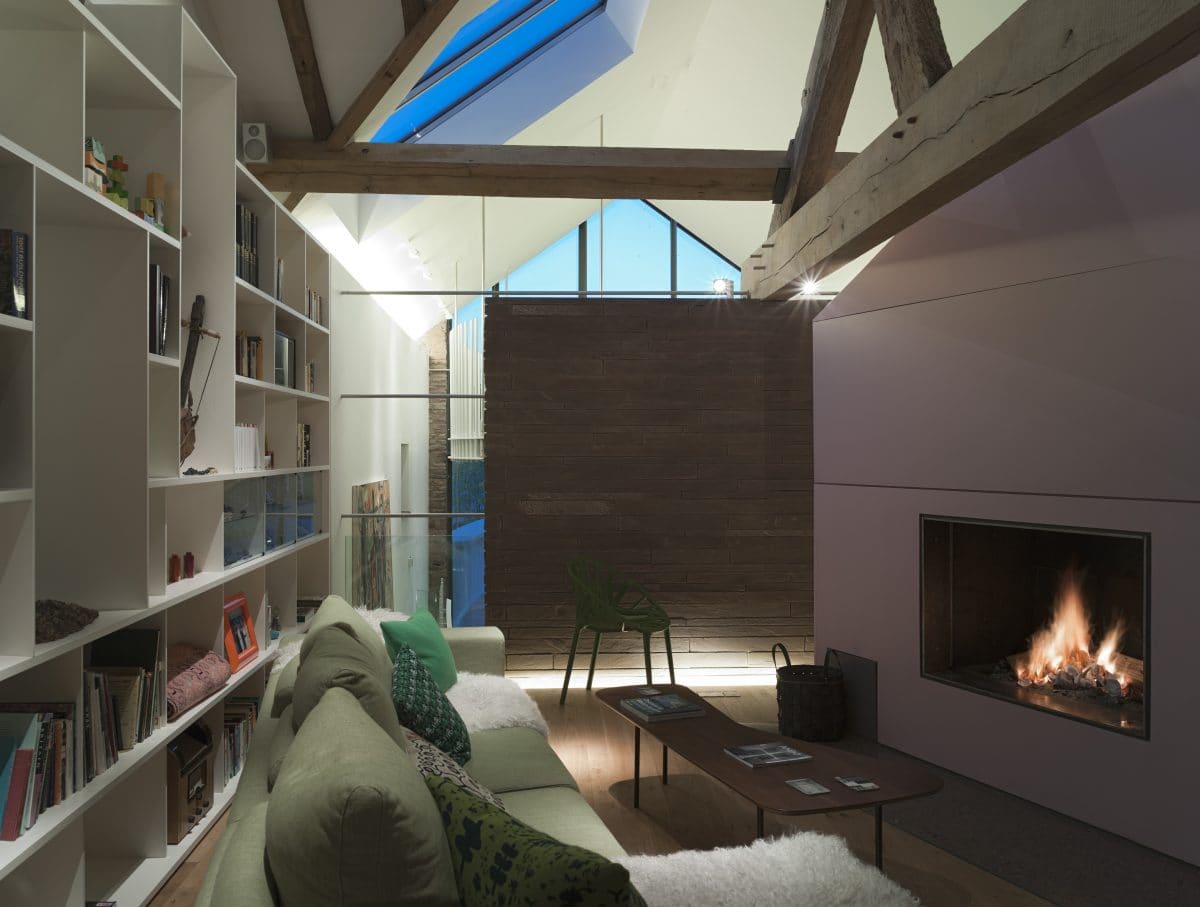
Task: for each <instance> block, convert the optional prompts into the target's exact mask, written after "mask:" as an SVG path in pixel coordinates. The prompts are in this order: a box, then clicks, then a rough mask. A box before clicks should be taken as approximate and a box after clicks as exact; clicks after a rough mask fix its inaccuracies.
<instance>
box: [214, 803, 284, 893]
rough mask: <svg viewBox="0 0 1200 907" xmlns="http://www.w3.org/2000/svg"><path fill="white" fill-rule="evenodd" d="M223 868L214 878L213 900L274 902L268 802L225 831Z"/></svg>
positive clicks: (255, 807) (256, 807) (222, 838)
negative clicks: (268, 855) (226, 842)
mask: <svg viewBox="0 0 1200 907" xmlns="http://www.w3.org/2000/svg"><path fill="white" fill-rule="evenodd" d="M226 839H228V842H229V843H228V844H225V846H224V847H222V849H221V854H220V867H221V869H220V872H219V873H218V874H217V876H216V878H215V879H213V885H212V890H211V893H210V895H209V901H208V902H209V903H211V904H213V905H223V904H263V905H270V904H274V903H276V902H277V900H278V896H277V895H276V892H275V880H274V879H273V878H272V877H271V869H270V867H269V866H268V865H267V850H266V847H267V803H266V802H265V801H263V802H260V803H257V804H255V806H254V808H253V809H251V810H250V811H249V812H247V813H245V814H244V815H243V816H242V817H241V818H239V819H238V820H237V821H236V822H234V821H231V822H230V823H229V825H228V826H226V828H225V831H224V833H223V834H222V835H221V840H222V843H224V842H225V840H226Z"/></svg>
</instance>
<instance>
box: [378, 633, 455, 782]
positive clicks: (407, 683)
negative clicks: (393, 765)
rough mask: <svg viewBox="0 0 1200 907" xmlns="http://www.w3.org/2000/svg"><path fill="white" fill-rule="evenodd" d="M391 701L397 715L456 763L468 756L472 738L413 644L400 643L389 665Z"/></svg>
mask: <svg viewBox="0 0 1200 907" xmlns="http://www.w3.org/2000/svg"><path fill="white" fill-rule="evenodd" d="M392 701H393V702H395V704H396V716H397V717H398V718H399V719H400V723H401V724H402V725H404V726H405V727H406V728H411V729H412V730H414V731H416V732H417V733H418V734H420V735H421V736H422V737H424V738H425V739H426V740H428V741H429V742H430V743H432V744H433V745H434V746H436V747H437V748H438V749H440V750H441V751H442V752H443V753H447V754H449V756H450V757H451V758H452V759H454V761H455V762H457V763H458V764H459V765H463V764H465V763H466V761H467V760H468V759H470V758H471V738H470V737H469V736H468V735H467V726H466V725H465V724H463V720H462V717H461V716H460V715H459V714H458V712H456V711H455V710H454V706H452V705H451V704H450V700H449V699H447V698H446V694H445V693H443V692H442V691H441V690H439V689H438V685H437V682H436V681H434V679H433V675H432V674H430V673H429V668H427V667H425V664H424V663H423V662H422V661H421V658H420V656H419V655H417V653H416V652H414V651H413V649H412V646H408V645H405V644H404V643H399V644H397V646H396V661H395V664H393V665H392Z"/></svg>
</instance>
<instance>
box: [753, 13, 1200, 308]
mask: <svg viewBox="0 0 1200 907" xmlns="http://www.w3.org/2000/svg"><path fill="white" fill-rule="evenodd" d="M1197 54H1200V0H1156V2H1154V3H1145V2H1139V3H1130V2H1128V0H1027V2H1026V3H1025V4H1024V5H1023V6H1021V7H1020V8H1019V9H1018V10H1017V11H1016V12H1015V13H1013V14H1012V16H1010V17H1009V18H1008V19H1007V20H1006V21H1005V22H1004V23H1003V24H1001V25H1000V27H999V28H997V29H996V31H994V32H992V34H990V35H989V36H988V37H987V38H985V39H984V40H983V41H982V42H981V43H980V44H979V46H978V47H976V48H975V49H974V50H973V51H972V52H971V53H970V54H968V55H967V56H966V57H965V58H964V59H963V60H962V61H961V62H960V63H959V64H958V65H957V66H955V67H954V68H953V69H951V70H950V72H948V73H947V74H946V75H945V76H944V77H943V78H942V79H941V80H939V81H938V82H937V84H935V85H934V86H933V87H932V88H930V89H929V90H928V91H927V92H926V93H925V94H924V95H922V96H921V97H920V98H919V99H918V100H917V101H916V102H915V103H914V104H912V105H911V106H910V107H908V108H907V109H906V110H905V111H904V114H903V115H902V116H901V117H900V118H899V119H897V120H896V122H895V123H894V124H893V125H892V126H891V127H889V128H888V129H887V130H886V131H885V132H884V133H883V134H882V135H880V136H879V137H878V138H876V139H875V140H874V141H873V142H871V144H870V145H868V146H867V148H866V149H864V150H863V151H862V152H861V153H860V154H859V155H858V156H857V157H856V158H855V159H854V160H853V161H851V162H850V163H849V164H848V165H847V166H846V167H845V169H844V170H842V171H841V172H840V173H839V174H838V175H837V176H835V177H834V178H833V179H832V180H830V182H829V183H828V184H827V185H826V186H825V187H824V188H823V189H822V190H821V191H820V192H818V193H817V194H816V195H815V196H813V198H812V199H810V200H809V201H808V202H807V203H806V204H805V205H804V206H803V207H802V208H801V209H800V210H799V211H798V212H797V213H796V214H794V215H793V216H792V217H791V219H789V220H788V221H787V223H785V224H784V225H783V226H782V227H780V228H779V229H778V230H776V231H774V232H773V233H772V235H771V238H770V239H769V240H768V241H767V242H766V243H764V244H763V246H762V247H760V249H759V250H758V251H757V252H755V253H754V254H753V255H752V256H751V258H750V259H749V260H748V261H747V262H746V263H745V265H744V266H743V272H742V283H743V287H744V288H745V289H747V290H748V291H749V292H750V293H751V295H753V296H755V297H758V298H775V299H778V298H787V297H788V296H791V295H793V294H794V293H796V292H798V290H799V287H800V284H801V283H802V281H804V280H805V279H806V278H809V277H817V276H821V275H822V274H823V273H827V272H828V271H830V270H833V269H835V268H837V267H840V266H841V265H842V264H844V263H845V262H847V261H849V260H850V259H853V258H854V257H856V256H858V255H861V254H863V253H864V252H867V251H869V250H870V249H872V248H874V247H875V246H876V245H878V244H879V243H881V242H883V241H884V240H886V239H888V238H890V237H892V236H894V235H895V234H896V233H898V232H899V231H901V230H903V229H904V228H905V227H907V226H909V225H911V224H913V223H915V222H916V221H918V220H920V219H921V218H922V217H924V216H925V215H927V214H929V213H931V212H932V211H935V210H936V209H938V208H940V207H941V206H942V205H944V204H946V203H947V202H948V201H950V200H952V199H954V198H956V197H958V196H960V195H962V194H963V193H964V192H967V191H968V190H970V189H972V188H974V187H975V186H978V185H979V184H980V183H982V182H983V181H984V180H986V179H988V178H989V177H991V176H993V175H995V174H997V173H999V172H1000V171H1002V170H1003V169H1004V168H1006V167H1008V166H1009V165H1010V164H1012V163H1014V162H1015V161H1018V160H1020V159H1021V158H1023V157H1025V156H1026V155H1028V154H1030V153H1031V152H1033V151H1036V150H1037V149H1038V148H1041V147H1042V146H1044V145H1046V144H1048V143H1049V142H1051V141H1053V140H1054V139H1056V138H1058V137H1059V136H1061V135H1062V134H1063V133H1065V132H1067V131H1068V130H1070V129H1072V128H1073V127H1075V126H1078V125H1079V124H1080V123H1083V122H1084V121H1085V120H1087V119H1088V118H1089V117H1091V116H1093V115H1095V114H1097V113H1099V112H1100V111H1102V110H1104V109H1105V108H1107V107H1109V106H1111V105H1113V104H1115V103H1116V102H1117V101H1119V100H1121V99H1122V98H1125V97H1127V96H1128V95H1130V94H1132V93H1133V92H1135V91H1137V90H1138V89H1139V88H1141V87H1143V86H1145V85H1147V84H1149V83H1150V82H1152V81H1154V80H1155V79H1157V78H1158V77H1159V76H1161V75H1163V74H1164V73H1167V72H1169V71H1170V70H1172V69H1174V68H1175V67H1177V66H1179V65H1180V64H1181V63H1184V62H1185V61H1187V60H1189V59H1191V58H1192V57H1195V56H1196V55H1197Z"/></svg>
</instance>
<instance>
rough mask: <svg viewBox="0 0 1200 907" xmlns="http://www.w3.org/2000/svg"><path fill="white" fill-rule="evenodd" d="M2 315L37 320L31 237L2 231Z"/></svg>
mask: <svg viewBox="0 0 1200 907" xmlns="http://www.w3.org/2000/svg"><path fill="white" fill-rule="evenodd" d="M0 315H12V316H14V317H16V318H25V319H31V318H33V288H32V286H31V280H30V272H29V234H28V233H22V232H21V231H20V230H0Z"/></svg>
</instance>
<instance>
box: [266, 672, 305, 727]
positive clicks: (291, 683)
mask: <svg viewBox="0 0 1200 907" xmlns="http://www.w3.org/2000/svg"><path fill="white" fill-rule="evenodd" d="M299 670H300V658H299V657H296V658H293V659H292V660H291V661H289V662H288V663H287V664H285V665H284V666H283V667H282V668H280V669H279V670H278V671H276V672H275V676H277V677H278V679H277V680H276V681H275V695H274V697H273V698H272V699H271V717H272V718H278V717H279V716H280V715H282V714H283V710H284V709H286V708H287V707H288V706H289V705H291V704H292V695H293V694H294V692H295V689H296V672H297V671H299Z"/></svg>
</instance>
